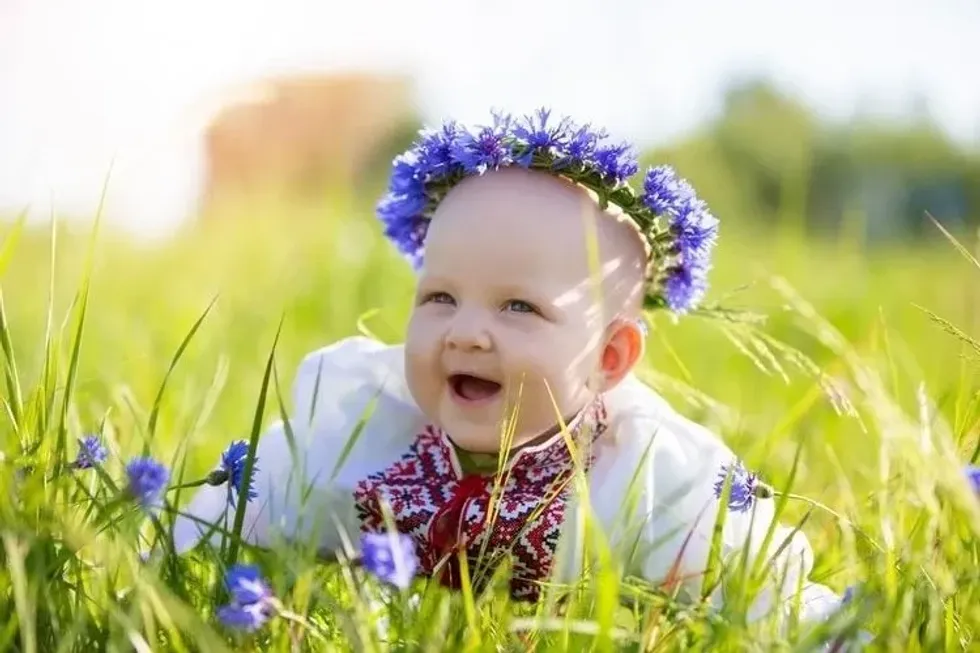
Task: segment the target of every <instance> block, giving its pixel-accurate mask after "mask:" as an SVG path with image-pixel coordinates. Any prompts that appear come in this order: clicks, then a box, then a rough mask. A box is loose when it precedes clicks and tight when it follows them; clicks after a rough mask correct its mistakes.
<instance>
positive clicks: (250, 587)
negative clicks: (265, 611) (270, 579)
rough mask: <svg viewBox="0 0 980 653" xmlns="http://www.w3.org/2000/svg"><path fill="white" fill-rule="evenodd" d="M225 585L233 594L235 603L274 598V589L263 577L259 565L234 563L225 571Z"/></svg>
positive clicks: (257, 601) (255, 601)
mask: <svg viewBox="0 0 980 653" xmlns="http://www.w3.org/2000/svg"><path fill="white" fill-rule="evenodd" d="M225 587H227V588H228V593H229V594H231V599H232V602H233V603H237V604H238V605H247V604H249V603H265V602H268V601H269V599H271V598H272V589H271V588H270V587H269V584H268V583H266V582H265V579H264V578H262V574H261V572H260V571H259V569H258V567H255V566H253V565H233V566H232V567H229V568H228V571H227V572H226V573H225Z"/></svg>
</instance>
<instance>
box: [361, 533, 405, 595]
mask: <svg viewBox="0 0 980 653" xmlns="http://www.w3.org/2000/svg"><path fill="white" fill-rule="evenodd" d="M361 551H362V563H363V565H364V568H365V569H367V570H368V571H369V572H371V573H372V574H374V575H375V576H377V577H378V579H380V580H381V581H383V582H385V583H389V584H391V585H394V586H395V587H399V588H401V589H406V588H407V587H408V586H409V584H411V582H412V578H414V577H415V571H416V569H417V568H418V562H419V561H418V557H417V556H416V554H415V541H414V540H412V538H411V537H409V536H408V535H405V534H403V533H365V534H364V535H363V536H362V537H361Z"/></svg>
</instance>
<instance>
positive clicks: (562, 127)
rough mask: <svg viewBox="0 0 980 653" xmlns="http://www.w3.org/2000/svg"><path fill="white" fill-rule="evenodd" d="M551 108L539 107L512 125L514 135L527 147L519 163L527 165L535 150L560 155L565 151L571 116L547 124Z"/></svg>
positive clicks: (569, 135)
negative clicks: (553, 123) (530, 114)
mask: <svg viewBox="0 0 980 653" xmlns="http://www.w3.org/2000/svg"><path fill="white" fill-rule="evenodd" d="M550 118H551V110H550V109H545V108H543V107H542V108H540V109H538V110H537V111H536V112H535V114H534V115H533V116H525V117H524V118H523V120H522V121H521V122H519V123H518V124H517V125H516V126H515V127H514V136H516V137H517V138H518V139H519V140H521V141H523V142H524V143H525V144H526V145H527V146H528V148H529V151H528V154H527V155H526V156H525V157H523V158H522V160H521V161H520V163H521V164H522V165H524V166H527V165H528V164H529V163H530V159H531V156H533V154H534V153H535V152H542V153H545V154H550V155H551V156H553V157H561V156H563V155H564V153H565V148H566V147H567V146H568V143H569V139H570V137H571V127H572V121H571V118H568V117H563V118H561V119H560V120H559V121H558V124H557V125H550V126H549V125H548V120H549V119H550Z"/></svg>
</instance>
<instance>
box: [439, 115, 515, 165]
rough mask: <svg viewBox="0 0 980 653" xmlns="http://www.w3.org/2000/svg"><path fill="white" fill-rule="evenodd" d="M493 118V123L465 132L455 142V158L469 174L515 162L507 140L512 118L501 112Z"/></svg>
mask: <svg viewBox="0 0 980 653" xmlns="http://www.w3.org/2000/svg"><path fill="white" fill-rule="evenodd" d="M493 118H494V120H493V123H494V124H493V125H488V126H484V127H480V128H479V130H478V131H477V132H476V133H475V134H472V133H470V132H464V133H462V134H460V135H459V137H458V138H457V139H456V141H455V143H453V147H452V155H453V160H454V161H455V162H457V163H459V164H460V165H461V166H462V167H463V170H464V171H465V172H466V174H468V175H472V174H483V173H484V172H486V171H487V170H496V169H498V168H500V167H503V166H507V165H510V164H511V163H513V162H514V158H513V156H512V154H513V152H512V150H511V146H510V143H509V142H508V140H507V137H508V135H509V134H508V129H509V127H510V122H511V119H510V118H509V117H506V116H501V115H500V114H495V115H494V117H493Z"/></svg>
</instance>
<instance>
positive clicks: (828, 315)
mask: <svg viewBox="0 0 980 653" xmlns="http://www.w3.org/2000/svg"><path fill="white" fill-rule="evenodd" d="M239 213H241V214H242V215H241V216H239V217H237V218H236V219H239V220H242V219H246V218H245V217H243V216H247V220H248V222H247V227H239V228H236V224H235V222H233V221H232V219H231V218H227V219H216V220H214V221H213V222H212V223H209V224H208V225H206V226H203V227H198V228H192V229H188V230H186V231H185V232H183V233H181V234H179V235H178V236H177V237H176V238H175V239H174V240H173V241H170V242H166V243H162V244H140V243H135V242H131V241H128V240H126V239H125V238H123V237H121V236H120V235H118V234H116V233H113V232H112V231H111V230H110V229H109V228H107V227H105V226H103V227H102V229H101V231H100V233H99V236H98V238H97V239H95V240H94V241H93V240H91V239H90V234H89V232H88V231H87V230H85V229H80V228H79V227H77V226H76V227H71V228H69V227H59V228H58V229H57V230H56V231H48V230H46V229H38V228H34V227H31V228H24V229H22V230H21V229H18V228H17V227H15V226H8V227H7V228H6V229H5V234H4V236H5V240H4V245H3V248H2V249H0V275H2V277H0V280H2V286H0V288H2V297H0V298H2V311H0V318H2V322H0V349H2V351H3V360H4V379H3V380H2V384H3V385H2V387H3V391H2V396H3V409H4V415H3V418H2V420H0V446H2V452H3V461H2V462H0V488H2V490H3V492H4V496H3V501H2V502H0V561H2V566H0V569H2V571H0V650H16V651H25V652H27V651H30V652H33V651H75V650H93V649H96V650H109V651H114V650H134V649H135V650H174V651H196V650H206V651H224V650H239V651H241V650H272V651H280V650H328V649H331V648H335V649H338V650H350V649H353V650H386V649H396V650H416V649H422V650H463V649H466V650H527V649H528V648H536V649H538V650H551V649H562V650H579V649H582V650H585V649H593V648H594V649H599V650H612V649H617V650H622V649H625V650H705V649H710V650H746V649H747V648H752V647H753V646H756V647H760V648H763V649H766V650H771V649H784V650H804V648H805V647H806V646H807V645H812V644H813V642H814V640H813V639H811V640H806V639H805V636H806V635H805V634H800V637H804V639H803V640H801V641H795V636H794V637H790V638H788V639H781V638H779V637H777V636H776V635H775V634H774V633H772V632H771V629H769V628H767V624H757V625H755V626H751V625H747V624H746V623H745V622H744V618H743V617H744V615H743V612H742V609H743V606H741V605H740V601H739V600H738V599H737V597H736V598H735V599H733V600H732V602H731V604H730V605H729V606H727V607H726V608H725V609H724V610H722V611H721V612H720V613H711V612H710V611H708V610H706V609H704V607H703V606H701V605H698V604H695V605H679V604H676V603H675V602H674V601H672V600H671V598H670V597H669V596H668V595H665V594H664V593H663V592H658V591H654V589H653V588H650V587H647V586H644V585H643V584H640V583H636V582H633V581H630V582H627V583H621V582H620V581H619V579H618V577H617V575H616V574H614V573H611V572H610V569H609V568H608V567H599V568H598V569H597V573H596V574H594V576H593V577H592V581H593V582H591V583H586V584H585V585H584V586H583V588H581V589H579V590H578V591H577V592H576V594H575V596H574V599H573V600H572V601H571V602H570V603H568V604H567V605H566V606H565V608H564V609H562V610H559V608H558V607H557V606H556V605H554V604H553V603H551V602H548V601H545V602H544V603H543V605H541V606H539V607H538V608H536V609H534V608H530V607H527V606H518V605H514V604H512V603H511V602H510V601H509V600H508V599H507V597H506V594H505V592H504V591H502V589H501V586H500V585H499V583H497V584H496V585H494V586H493V587H492V588H491V590H490V591H489V592H487V593H486V594H483V595H479V596H474V595H472V594H471V593H467V592H464V593H462V594H450V593H448V592H445V591H442V590H441V589H439V588H436V587H434V586H429V587H425V586H424V584H422V585H420V591H422V596H421V600H420V601H419V603H418V604H413V603H410V602H409V601H407V599H406V597H405V596H403V595H401V594H398V593H394V594H391V595H389V596H388V598H387V599H386V598H385V596H386V595H385V594H384V593H383V592H382V591H381V590H380V588H379V586H378V585H377V584H376V583H374V582H373V581H372V580H371V579H370V578H366V577H364V576H363V574H361V573H360V572H358V571H357V570H356V569H351V568H350V567H348V566H345V565H339V564H324V563H323V562H322V561H320V560H318V559H317V558H316V557H315V555H313V554H312V553H311V552H309V551H307V550H303V549H302V548H301V547H293V548H290V549H289V550H286V549H283V550H277V551H272V552H269V551H255V550H252V549H250V548H249V547H246V546H243V545H241V544H240V543H239V542H237V541H236V540H235V538H234V537H233V536H232V537H230V538H228V541H227V544H228V546H227V547H225V548H224V549H223V550H220V551H214V552H208V551H201V552H197V553H195V554H194V555H189V556H184V557H180V558H178V557H175V556H170V555H164V556H162V557H154V558H152V559H151V560H150V562H148V563H144V562H142V561H141V560H140V558H139V556H138V552H137V543H138V542H141V541H143V540H145V539H146V538H152V537H153V536H154V535H155V534H157V533H160V532H166V528H167V524H168V523H169V519H170V517H171V513H170V512H169V511H163V512H161V513H160V514H159V516H158V520H154V519H150V518H147V517H146V515H144V514H143V513H141V512H140V511H138V510H135V509H134V508H133V507H132V506H131V505H130V504H129V503H127V502H126V501H120V500H118V496H119V490H118V484H119V483H120V482H121V479H122V469H121V466H122V464H123V463H124V462H125V461H127V460H129V459H130V458H131V457H132V456H136V455H140V454H144V453H149V454H152V455H153V456H155V457H157V458H158V459H159V460H162V461H164V462H166V463H167V464H168V465H169V466H171V468H172V469H173V470H174V475H175V478H174V482H175V483H179V482H181V481H189V480H195V479H200V478H202V477H203V476H204V475H205V474H207V472H208V471H210V470H211V469H212V468H213V467H214V465H215V464H216V462H217V457H218V454H219V453H220V451H221V450H222V449H224V447H225V446H226V445H227V444H228V443H229V442H231V441H232V440H235V439H245V440H248V441H250V442H251V443H252V446H253V447H254V440H255V437H256V436H257V434H258V433H259V432H260V430H261V428H262V426H264V425H265V424H266V423H268V422H269V421H271V420H272V419H275V418H277V417H278V413H279V412H280V410H287V411H288V410H289V409H291V406H289V405H288V404H289V402H288V396H289V392H288V388H289V384H290V383H291V380H292V374H293V372H294V370H295V367H296V364H297V363H298V362H299V360H300V358H301V357H302V355H303V354H304V353H306V352H308V351H310V350H312V349H314V348H317V347H320V346H322V345H324V344H326V343H329V342H332V341H334V340H336V339H338V338H340V337H343V336H346V335H351V334H353V333H356V332H357V331H358V330H361V331H366V332H369V333H371V334H374V335H375V336H376V337H378V338H380V339H382V340H385V341H388V342H395V341H397V340H399V338H400V333H401V330H402V327H403V325H404V322H405V318H406V316H407V311H408V306H409V302H410V298H411V273H410V271H409V270H408V269H407V267H406V266H404V265H403V264H402V263H401V261H399V260H398V259H397V258H396V257H395V256H394V255H393V254H392V252H391V251H389V249H388V248H387V246H386V245H385V244H384V243H383V242H381V240H380V238H379V237H378V235H377V234H376V233H375V231H374V225H373V224H372V223H371V221H370V219H368V218H367V217H366V216H367V211H366V208H365V207H363V206H357V205H353V204H350V203H345V202H341V201H337V200H335V201H334V203H333V204H326V203H322V204H318V203H310V204H305V205H294V206H289V207H283V206H279V205H277V204H276V203H274V202H268V203H262V202H254V201H253V202H250V203H249V204H247V205H244V206H239V207H233V208H231V209H229V214H230V215H236V216H237V215H239ZM11 224H13V223H11ZM959 242H963V243H964V244H965V245H964V247H965V250H964V251H958V250H957V247H956V246H954V245H953V244H952V243H951V242H950V241H948V240H945V239H943V238H942V237H941V236H940V237H938V238H937V239H936V240H935V241H930V242H929V243H923V244H921V245H920V246H918V247H916V248H915V249H912V248H910V247H907V246H897V245H895V246H883V247H881V248H878V249H875V250H871V251H864V250H862V249H860V248H858V247H857V246H855V245H854V244H853V241H852V240H850V239H842V240H841V241H840V242H828V241H809V240H804V239H803V238H802V237H800V236H799V235H798V234H794V233H788V232H781V233H779V234H778V235H777V236H771V235H769V234H765V233H759V232H758V231H755V230H753V229H752V228H751V227H748V226H746V227H744V228H738V229H736V228H735V227H726V231H725V232H724V233H723V239H722V244H721V246H720V248H719V262H718V267H717V269H716V271H715V273H714V277H713V282H714V286H713V292H712V298H713V299H715V300H721V301H723V302H724V303H725V305H728V306H734V307H738V308H745V309H751V310H758V311H760V312H763V313H765V314H767V315H768V318H769V319H768V320H767V321H766V322H765V323H764V324H749V323H733V322H726V321H723V320H706V319H700V318H690V319H687V320H685V321H682V322H681V323H678V324H673V323H672V322H671V321H670V320H668V319H666V318H665V317H664V316H657V317H656V318H655V320H654V322H653V325H652V326H653V328H652V330H651V334H650V336H649V342H648V353H647V357H646V358H647V360H646V361H645V364H644V367H643V370H642V371H641V375H642V376H643V377H644V378H645V379H647V380H648V381H649V382H650V383H651V384H653V385H654V386H655V387H657V388H658V389H659V390H660V391H661V392H662V393H663V394H665V395H666V396H667V397H668V398H669V399H670V400H671V401H672V402H674V404H675V405H676V406H677V407H678V408H679V409H680V410H682V411H683V412H685V413H686V414H688V415H690V416H692V417H693V418H695V419H697V420H698V421H700V422H702V423H704V424H705V425H706V426H708V427H710V428H712V429H714V430H716V431H717V432H718V433H719V434H720V435H721V436H722V437H723V438H724V439H725V440H726V441H727V442H729V443H730V445H731V446H732V447H733V448H734V449H735V450H736V451H737V452H738V453H739V454H740V455H741V456H742V457H743V458H744V459H745V460H746V462H747V464H749V465H750V466H751V467H752V468H754V469H756V470H758V471H759V472H760V473H761V475H762V476H763V477H764V478H765V479H766V480H767V481H768V482H769V483H771V484H772V485H773V486H774V487H776V488H778V489H781V490H783V491H785V492H789V493H792V494H793V495H795V496H796V497H798V498H796V499H792V500H786V501H785V502H783V503H781V505H783V510H784V512H783V514H782V519H783V521H785V522H786V523H789V524H795V523H799V522H800V521H801V520H802V521H804V523H803V525H802V530H803V531H804V532H805V533H806V535H807V536H808V537H809V539H810V541H811V543H812V544H813V546H814V549H815V551H816V552H817V556H818V558H817V560H818V564H817V568H816V569H815V571H814V574H813V578H814V579H815V580H818V581H821V582H824V583H826V584H828V585H830V586H832V587H834V588H835V589H837V590H838V591H843V589H844V588H845V587H847V586H849V585H858V586H861V587H863V588H864V589H863V590H862V593H861V594H860V595H859V601H857V605H856V609H855V610H854V611H853V612H848V613H847V614H844V615H843V617H842V618H841V619H840V620H836V621H833V622H831V623H829V624H828V625H827V627H826V628H825V629H823V630H822V631H818V632H816V633H810V635H811V636H812V637H822V638H824V639H825V640H828V641H834V640H835V638H837V637H838V636H839V635H841V634H844V633H847V632H850V631H853V630H854V629H855V628H856V627H858V626H860V627H861V628H863V629H865V630H868V631H871V632H874V633H875V634H876V635H877V637H878V640H877V644H876V646H879V647H881V648H883V649H885V648H893V649H901V650H910V651H917V650H929V651H933V650H967V649H971V648H973V647H975V646H976V642H977V636H976V634H975V633H976V631H977V629H978V627H980V583H977V582H976V581H977V571H976V569H977V563H978V558H980V546H978V544H977V536H978V534H980V503H978V502H977V501H976V500H975V497H972V496H971V495H970V494H969V493H968V491H967V487H966V485H965V484H964V483H963V481H962V476H961V468H962V465H963V463H965V462H967V461H969V460H974V459H976V458H977V455H978V454H977V451H978V447H980V437H978V435H980V394H978V388H980V384H978V382H977V378H978V377H977V371H978V359H980V355H978V349H977V345H976V338H977V335H978V331H980V328H978V325H980V322H978V316H977V314H976V309H975V308H974V307H975V306H976V304H977V302H976V293H977V290H976V289H977V288H978V287H980V285H978V283H977V280H978V279H980V269H977V267H976V266H975V265H974V261H971V260H970V259H969V257H968V256H964V255H962V254H969V251H970V249H971V247H970V246H969V240H967V239H963V240H961V241H959ZM90 245H91V246H92V247H91V249H90ZM280 397H283V398H285V399H284V401H283V402H282V403H280ZM91 432H99V433H101V434H103V435H104V437H105V439H106V442H107V443H108V445H109V449H110V452H111V454H110V458H109V461H108V463H107V464H106V466H105V467H104V469H103V470H100V471H85V472H73V473H69V472H66V470H65V469H64V466H65V464H66V462H67V461H70V460H71V459H73V457H74V455H75V454H74V452H75V442H76V440H77V439H78V438H79V437H81V436H82V435H83V434H85V433H91ZM259 464H261V461H259ZM175 495H176V493H172V494H171V495H170V499H171V500H174V499H176V500H177V501H182V500H186V499H187V498H188V493H186V492H184V493H182V494H181V496H180V497H177V496H175ZM814 502H819V507H818V508H817V509H814V506H815V505H816V504H814ZM804 518H805V519H804ZM869 542H873V543H874V544H873V545H872V544H869ZM233 560H239V561H254V562H257V563H258V564H260V565H261V568H262V570H263V572H264V573H265V574H266V575H267V577H268V578H269V579H270V582H271V583H272V585H273V587H274V589H275V591H276V594H277V596H278V597H279V600H280V601H281V602H282V604H283V605H284V606H286V607H287V608H288V609H289V610H290V612H291V614H293V615H294V618H292V619H286V618H282V619H277V620H274V621H273V622H271V623H270V624H269V625H268V626H267V627H266V628H264V629H263V630H262V631H261V632H259V633H258V634H255V635H252V636H241V635H236V634H234V633H229V632H227V631H225V630H222V629H221V628H220V627H219V626H218V624H216V622H215V619H214V612H215V609H216V608H217V606H218V605H220V604H221V602H222V601H223V600H224V597H223V596H222V593H223V591H222V589H221V583H220V581H221V574H222V572H223V570H224V569H225V567H226V566H227V564H229V563H230V562H232V561H233ZM626 598H630V599H631V600H630V601H626V600H620V599H626ZM379 602H380V603H385V602H387V607H386V608H384V609H383V610H382V612H384V616H385V618H386V619H387V621H388V625H389V631H388V635H387V640H388V642H387V643H385V641H384V639H383V638H382V637H381V635H379V629H378V628H377V619H378V618H379V614H377V612H378V610H377V609H376V608H377V606H378V605H379Z"/></svg>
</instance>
